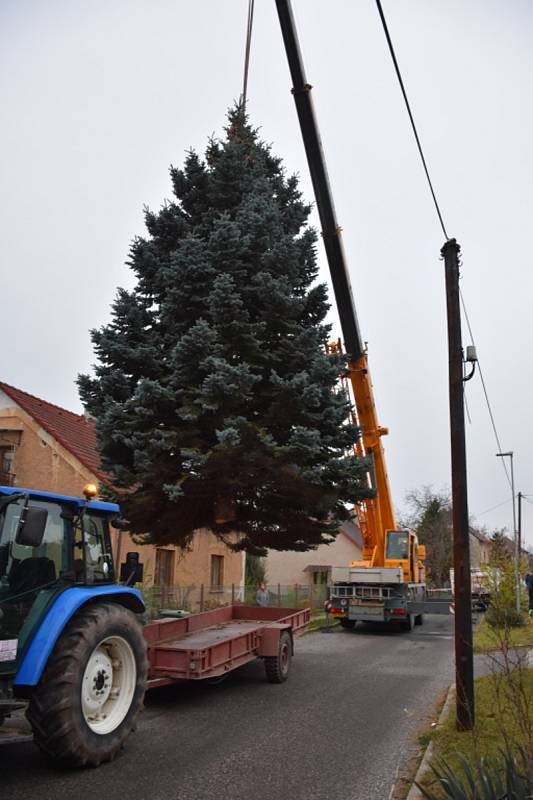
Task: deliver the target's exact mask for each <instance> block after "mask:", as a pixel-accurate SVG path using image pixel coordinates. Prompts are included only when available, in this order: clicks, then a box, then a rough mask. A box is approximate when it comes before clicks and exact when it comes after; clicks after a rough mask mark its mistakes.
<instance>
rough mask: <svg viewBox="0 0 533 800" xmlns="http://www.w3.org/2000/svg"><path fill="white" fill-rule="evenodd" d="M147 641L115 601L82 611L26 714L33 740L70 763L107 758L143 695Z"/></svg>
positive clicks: (52, 657) (60, 642) (112, 754)
mask: <svg viewBox="0 0 533 800" xmlns="http://www.w3.org/2000/svg"><path fill="white" fill-rule="evenodd" d="M147 667H148V662H147V659H146V642H145V640H144V636H143V632H142V628H141V626H140V624H139V623H138V621H137V619H136V618H135V615H134V614H133V613H132V612H131V611H128V609H126V608H124V607H123V606H120V605H118V604H116V603H94V604H91V605H88V606H86V607H84V608H82V609H81V610H80V611H79V612H78V613H77V614H76V615H75V616H74V617H73V619H72V620H71V621H70V622H69V624H68V625H67V626H66V628H65V630H64V632H63V634H62V636H61V637H60V639H58V641H57V643H56V645H55V647H54V649H53V651H52V653H51V655H50V657H49V659H48V663H47V665H46V669H45V670H44V672H43V674H42V676H41V680H40V681H39V684H38V685H37V687H36V688H35V691H34V692H33V695H32V697H31V700H30V705H29V708H28V711H27V717H28V720H29V722H30V724H31V726H32V729H33V735H34V739H35V742H36V743H37V745H38V746H39V748H40V749H41V750H42V751H43V752H44V753H46V755H48V756H50V757H52V758H54V759H55V760H57V761H61V762H63V763H65V764H69V765H71V766H90V767H96V766H98V764H100V763H101V762H102V761H111V760H112V759H113V758H114V757H115V756H116V754H117V753H118V751H119V750H120V749H121V747H122V746H123V744H124V742H125V740H126V738H127V737H128V735H129V733H130V732H131V731H132V730H133V728H134V724H135V719H136V717H137V714H138V713H139V711H140V709H141V707H142V704H143V699H144V691H145V685H146V673H147Z"/></svg>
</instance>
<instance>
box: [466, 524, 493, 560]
mask: <svg viewBox="0 0 533 800" xmlns="http://www.w3.org/2000/svg"><path fill="white" fill-rule="evenodd" d="M490 556H491V540H490V538H489V537H488V536H485V534H484V533H482V532H481V531H479V530H477V529H476V528H470V566H471V567H472V568H474V569H479V568H480V567H482V566H483V565H484V564H488V563H489V561H490Z"/></svg>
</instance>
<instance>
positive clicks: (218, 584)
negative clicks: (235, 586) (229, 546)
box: [211, 556, 224, 592]
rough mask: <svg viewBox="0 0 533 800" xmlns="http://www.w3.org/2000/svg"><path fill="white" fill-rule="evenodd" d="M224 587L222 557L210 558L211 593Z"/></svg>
mask: <svg viewBox="0 0 533 800" xmlns="http://www.w3.org/2000/svg"><path fill="white" fill-rule="evenodd" d="M223 586H224V556H211V591H215V592H216V591H220V589H222V587H223Z"/></svg>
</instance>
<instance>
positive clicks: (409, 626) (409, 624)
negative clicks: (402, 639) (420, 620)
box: [402, 614, 415, 631]
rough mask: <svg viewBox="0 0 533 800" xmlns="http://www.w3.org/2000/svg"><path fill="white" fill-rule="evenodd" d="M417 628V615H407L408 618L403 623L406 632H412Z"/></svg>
mask: <svg viewBox="0 0 533 800" xmlns="http://www.w3.org/2000/svg"><path fill="white" fill-rule="evenodd" d="M414 626H415V615H414V614H407V616H406V618H405V619H404V620H403V622H402V628H403V630H404V631H412V630H413V628H414Z"/></svg>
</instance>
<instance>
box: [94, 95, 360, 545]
mask: <svg viewBox="0 0 533 800" xmlns="http://www.w3.org/2000/svg"><path fill="white" fill-rule="evenodd" d="M225 131H226V135H225V137H224V139H223V140H222V141H219V140H211V141H210V142H209V144H208V147H207V150H206V154H205V159H204V160H202V159H201V158H200V157H199V156H198V155H197V154H196V153H195V152H189V153H188V155H187V157H186V159H185V165H184V167H183V169H177V168H174V167H172V168H171V171H170V172H171V178H172V185H173V192H174V196H175V199H173V200H172V201H171V202H166V203H165V205H164V206H163V207H162V208H161V210H160V211H159V213H153V212H151V211H149V210H147V211H146V213H145V219H146V227H147V229H148V234H149V235H148V236H147V237H145V238H137V239H135V240H134V242H133V244H132V247H131V258H130V261H129V265H130V266H131V269H132V270H133V271H134V273H135V276H136V285H135V288H134V289H133V291H131V292H128V291H125V290H124V289H120V290H119V291H118V295H117V298H116V300H115V301H114V303H113V307H112V321H111V322H110V324H109V325H106V326H104V327H103V328H101V329H100V330H93V331H92V334H91V336H92V341H93V343H94V347H95V351H96V354H97V358H98V364H97V365H96V367H95V376H94V377H89V376H87V375H82V376H80V377H79V379H78V384H79V390H80V395H81V398H82V401H83V403H84V405H85V407H86V409H87V410H88V411H89V412H90V413H91V414H92V415H93V416H94V417H95V419H96V430H97V437H98V446H99V450H100V454H101V459H102V464H103V466H104V468H105V469H106V470H107V471H108V472H109V474H110V476H111V479H112V482H113V484H114V485H115V487H117V488H122V489H124V490H126V491H124V492H123V493H121V501H120V502H121V504H122V507H123V513H124V516H125V517H126V518H127V520H128V521H129V527H130V530H131V532H132V533H133V534H136V535H137V536H138V537H140V538H141V540H144V541H147V542H152V543H155V544H158V545H162V544H177V545H182V546H185V545H186V544H187V543H188V542H189V541H190V539H191V537H192V535H193V533H194V531H195V530H196V529H198V528H210V529H211V530H212V531H213V532H214V533H216V534H217V535H219V536H221V537H223V538H224V537H225V535H227V534H228V533H229V532H230V531H238V532H240V534H241V539H240V543H239V545H238V547H242V548H246V549H247V550H249V551H250V552H255V553H263V552H264V549H265V548H266V547H270V548H277V549H294V550H305V549H308V548H309V546H311V545H316V544H319V543H321V542H325V541H331V536H334V535H335V534H336V532H337V530H338V527H339V523H340V521H341V520H343V519H346V518H347V517H348V516H349V510H348V507H347V504H350V503H353V502H354V501H357V500H358V499H360V498H361V497H363V496H365V495H366V494H367V492H368V488H367V482H366V477H365V476H366V465H365V464H363V463H362V462H361V461H360V460H357V459H356V458H355V457H354V455H353V451H352V446H353V443H354V441H355V439H356V436H357V430H356V429H355V427H354V426H353V425H352V424H350V420H349V411H350V408H349V403H348V402H347V398H346V396H345V395H344V394H343V393H342V392H341V391H339V389H338V388H337V385H336V384H337V379H338V375H339V373H340V371H341V370H342V366H343V360H342V357H339V356H332V355H327V354H326V352H325V348H324V345H325V343H326V340H327V337H328V333H329V329H328V327H327V326H326V325H325V324H324V318H325V315H326V312H327V309H328V303H327V290H326V287H325V285H323V284H319V283H316V278H317V255H316V234H315V232H314V231H313V230H312V229H311V228H309V227H307V225H306V223H307V218H308V216H309V211H310V207H309V205H307V204H305V203H304V202H303V201H302V198H301V194H300V192H299V190H298V181H297V178H296V177H295V176H291V177H287V176H286V174H285V172H284V169H283V167H282V164H281V161H280V159H278V158H276V157H275V156H274V155H273V154H272V152H271V149H270V147H269V146H267V145H266V144H265V143H263V142H262V141H260V139H259V137H258V134H257V131H256V130H254V129H253V128H252V127H250V125H249V124H248V121H247V120H246V119H245V118H244V117H243V115H242V113H241V111H240V109H239V108H236V109H234V110H232V111H231V112H230V113H229V124H228V127H227V128H226V129H225Z"/></svg>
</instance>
